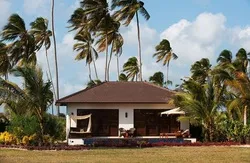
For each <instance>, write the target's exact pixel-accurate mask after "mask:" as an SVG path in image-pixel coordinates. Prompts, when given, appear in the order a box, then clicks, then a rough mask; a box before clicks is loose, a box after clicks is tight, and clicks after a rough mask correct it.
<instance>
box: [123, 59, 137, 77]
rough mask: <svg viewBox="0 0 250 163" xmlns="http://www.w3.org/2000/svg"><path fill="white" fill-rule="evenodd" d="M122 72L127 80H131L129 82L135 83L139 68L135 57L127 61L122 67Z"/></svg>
mask: <svg viewBox="0 0 250 163" xmlns="http://www.w3.org/2000/svg"><path fill="white" fill-rule="evenodd" d="M123 72H125V73H126V75H127V78H128V79H131V81H134V79H135V81H137V77H138V73H139V66H138V60H137V58H136V57H131V58H129V59H128V61H127V62H126V63H124V65H123Z"/></svg>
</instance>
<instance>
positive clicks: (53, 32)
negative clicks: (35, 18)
mask: <svg viewBox="0 0 250 163" xmlns="http://www.w3.org/2000/svg"><path fill="white" fill-rule="evenodd" d="M54 10H55V1H54V0H51V31H52V38H53V46H54V58H55V59H54V60H55V73H56V97H57V100H58V99H59V97H60V94H59V72H58V62H57V48H56V35H55V22H54ZM59 114H60V107H59V106H57V115H58V116H59Z"/></svg>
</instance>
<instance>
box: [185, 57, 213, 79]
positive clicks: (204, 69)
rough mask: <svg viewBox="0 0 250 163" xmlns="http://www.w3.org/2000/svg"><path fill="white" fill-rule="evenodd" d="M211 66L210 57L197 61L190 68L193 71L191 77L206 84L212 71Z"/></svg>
mask: <svg viewBox="0 0 250 163" xmlns="http://www.w3.org/2000/svg"><path fill="white" fill-rule="evenodd" d="M211 66H212V65H211V64H210V61H209V59H208V58H202V59H201V60H200V61H196V62H195V63H194V64H193V65H192V66H191V69H190V70H191V73H192V76H191V78H192V79H194V80H195V81H197V82H199V83H201V84H205V83H206V81H207V79H208V76H209V73H210V71H211Z"/></svg>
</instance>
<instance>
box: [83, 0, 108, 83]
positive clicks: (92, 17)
mask: <svg viewBox="0 0 250 163" xmlns="http://www.w3.org/2000/svg"><path fill="white" fill-rule="evenodd" d="M80 4H81V7H82V8H83V10H84V13H85V16H86V17H87V24H86V26H87V28H88V29H89V31H91V32H94V33H96V32H102V33H103V34H104V35H105V37H106V42H105V55H106V59H105V81H107V77H108V75H107V67H108V45H109V43H108V33H109V30H110V28H111V26H112V24H111V21H112V18H111V16H110V14H109V7H108V3H107V0H83V1H81V2H80ZM99 52H101V51H99Z"/></svg>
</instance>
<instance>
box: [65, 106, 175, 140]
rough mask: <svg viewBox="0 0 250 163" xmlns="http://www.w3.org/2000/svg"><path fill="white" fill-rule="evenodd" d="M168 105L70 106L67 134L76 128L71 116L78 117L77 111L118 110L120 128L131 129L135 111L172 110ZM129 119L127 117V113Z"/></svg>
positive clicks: (67, 113)
mask: <svg viewBox="0 0 250 163" xmlns="http://www.w3.org/2000/svg"><path fill="white" fill-rule="evenodd" d="M173 107H174V106H172V105H168V104H68V106H67V112H66V132H67V135H68V132H69V129H70V126H71V127H76V121H74V120H72V119H70V115H72V114H73V115H77V109H118V110H119V126H118V128H125V129H130V128H133V127H134V109H166V110H167V109H172V108H173ZM126 112H127V113H128V117H127V118H126V117H125V113H126ZM118 134H119V133H118Z"/></svg>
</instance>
